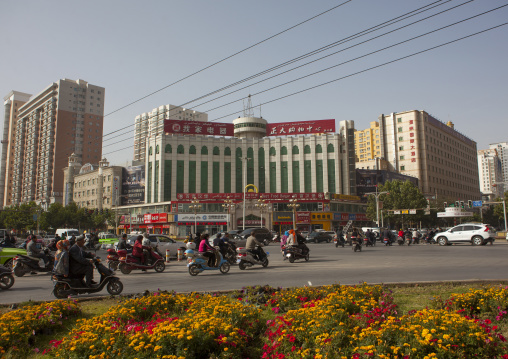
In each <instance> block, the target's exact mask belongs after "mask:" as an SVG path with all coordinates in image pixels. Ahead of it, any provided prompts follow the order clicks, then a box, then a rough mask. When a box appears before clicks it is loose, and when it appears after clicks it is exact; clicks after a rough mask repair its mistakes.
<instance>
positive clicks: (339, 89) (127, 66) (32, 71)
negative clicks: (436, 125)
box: [0, 0, 508, 165]
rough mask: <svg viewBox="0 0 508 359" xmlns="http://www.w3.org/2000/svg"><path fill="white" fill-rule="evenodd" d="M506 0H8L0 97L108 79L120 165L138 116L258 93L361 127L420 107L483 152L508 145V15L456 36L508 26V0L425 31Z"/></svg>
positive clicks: (219, 110) (236, 107)
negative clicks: (69, 82)
mask: <svg viewBox="0 0 508 359" xmlns="http://www.w3.org/2000/svg"><path fill="white" fill-rule="evenodd" d="M341 4H342V5H341ZM431 4H433V5H432V6H434V8H432V9H430V10H428V11H425V12H422V13H420V14H417V15H415V16H413V17H410V18H407V19H402V20H401V21H399V22H396V23H392V24H389V26H386V27H384V28H381V29H379V28H378V27H376V26H378V25H380V24H384V23H386V22H387V21H390V20H393V19H395V18H399V19H400V17H401V16H402V15H404V14H407V13H409V12H414V11H415V10H416V9H419V8H422V7H424V6H427V5H431ZM461 4H463V5H461ZM503 5H508V1H499V0H476V1H469V0H461V1H458V0H441V1H436V0H431V1H422V0H383V1H379V0H349V1H348V0H340V1H331V0H319V1H308V0H277V1H273V0H258V1H241V0H215V1H209V0H171V1H162V0H152V1H132V0H108V1H98V0H90V1H80V2H78V1H63V0H48V1H40V0H26V1H24V0H20V1H9V2H3V3H2V11H1V12H0V32H1V34H2V35H3V36H2V56H0V69H1V70H0V95H2V97H4V96H6V95H7V94H8V93H9V92H10V91H12V90H15V91H20V92H25V93H30V94H37V93H39V92H40V91H42V90H43V89H44V88H46V87H47V86H49V85H50V84H51V83H52V82H56V81H58V79H63V78H67V79H73V80H76V79H83V80H85V81H87V82H89V83H90V84H94V85H98V86H102V87H104V88H105V89H106V98H105V111H104V114H105V118H104V141H103V143H102V144H100V143H98V144H97V146H101V145H102V146H103V151H102V153H103V157H106V158H107V159H108V160H109V161H110V164H112V165H127V164H128V163H130V161H132V158H133V137H134V126H133V125H134V118H135V117H136V116H137V115H140V114H142V113H144V112H150V111H151V110H152V109H154V108H156V107H159V106H162V105H167V104H172V105H177V106H183V107H186V108H190V109H194V110H197V111H200V112H206V113H208V118H209V121H216V122H225V123H231V122H232V121H233V119H235V118H237V117H239V116H243V110H244V105H245V104H246V98H247V97H248V96H249V95H252V97H251V98H252V104H253V105H254V106H255V108H254V115H255V116H262V117H263V118H265V119H266V120H267V121H268V122H273V123H277V122H296V121H311V120H320V119H336V127H337V130H338V127H339V121H342V120H353V121H354V122H355V128H357V129H365V128H368V127H369V126H370V122H371V121H376V120H377V119H378V117H379V116H380V115H381V114H390V113H392V112H403V111H409V110H424V111H427V112H428V113H429V114H431V115H432V116H433V117H435V118H437V119H439V120H441V121H442V122H445V123H446V122H448V121H451V122H453V123H454V125H455V129H456V130H457V131H459V132H460V133H462V134H463V135H465V136H467V137H469V138H470V139H472V140H474V141H476V142H477V147H478V149H485V148H488V146H489V144H490V143H495V142H508V115H507V111H506V103H507V102H508V90H507V84H508V70H507V67H506V64H507V58H508V41H507V39H508V25H504V26H501V27H498V28H495V29H493V30H490V31H486V32H483V33H481V34H478V35H475V36H471V37H468V38H466V39H463V40H459V41H454V40H457V39H459V38H462V37H465V36H468V35H471V34H474V33H477V32H480V31H483V30H487V29H489V28H491V27H494V26H498V25H502V24H504V23H506V22H507V21H508V6H505V7H503V8H501V9H498V10H495V11H492V12H490V13H487V14H485V15H482V16H478V17H476V18H474V19H471V20H468V21H464V22H462V23H459V24H457V25H454V26H449V27H447V28H445V29H443V30H440V31H435V32H433V33H431V34H428V35H426V36H420V35H423V34H425V33H427V32H430V31H434V30H437V29H439V28H441V27H444V26H448V25H451V24H453V23H455V22H458V21H462V20H464V19H466V18H469V17H471V16H475V15H478V14H480V13H483V12H486V11H489V10H492V9H494V8H496V7H499V6H503ZM456 6H457V8H455V9H452V8H453V7H456ZM430 7H431V6H429V7H427V8H425V9H428V8H430ZM447 9H450V10H449V11H446V12H444V13H442V14H439V15H435V16H433V17H431V18H429V19H427V20H422V19H424V18H425V17H428V16H430V15H433V14H437V13H439V12H442V11H444V10H447ZM422 10H424V9H422ZM307 20H308V21H307ZM418 20H422V21H419V22H417V23H414V22H415V21H418ZM413 23H414V24H413ZM406 25H408V26H406ZM402 26H406V27H404V28H403V29H399V30H396V29H398V28H400V27H402ZM368 29H371V30H369V31H371V32H370V33H368V34H366V30H368ZM393 30H396V31H393ZM390 31H391V33H388V34H385V33H387V32H390ZM383 34H385V35H383ZM359 35H362V36H359ZM381 35H382V36H381ZM416 36H420V37H418V38H416V39H414V40H411V41H406V40H409V39H411V38H413V37H416ZM375 37H377V38H375ZM367 40H370V41H367ZM452 41H454V42H452ZM362 42H364V43H362ZM399 42H404V43H402V44H399V45H395V44H397V43H399ZM448 42H452V43H450V44H446V45H443V46H440V47H437V48H435V49H433V50H429V51H424V50H427V49H430V48H433V47H436V46H439V45H442V44H445V43H448ZM330 44H336V46H333V47H331V48H329V49H325V51H322V52H320V53H318V54H314V55H312V56H308V57H306V58H305V59H302V60H299V61H293V60H294V59H297V58H299V57H301V56H303V55H306V54H309V53H311V52H313V51H315V50H317V49H321V48H323V47H325V46H328V45H330ZM354 45H356V46H354ZM392 45H394V46H392ZM382 49H384V50H382ZM422 51H423V52H422ZM418 52H421V53H420V54H416V55H414V56H409V55H412V54H415V53H418ZM233 55H234V56H233ZM323 56H326V58H324V59H322V60H319V61H314V60H318V59H319V58H321V57H323ZM407 56H409V57H407ZM222 60H224V61H222ZM396 60H397V61H396ZM289 61H291V63H290V64H288V65H286V66H280V65H282V64H285V63H287V62H289ZM311 61H314V62H313V63H310V64H307V65H305V66H302V65H304V64H306V63H309V62H311ZM212 65H213V66H212ZM274 67H278V69H276V70H273V71H269V72H268V71H267V70H268V69H273V68H274ZM326 68H330V69H329V70H326V71H322V70H324V69H326ZM200 70H203V71H200ZM288 70H291V71H288ZM318 71H321V72H319V73H318V74H315V75H311V76H310V74H313V73H315V72H318ZM263 72H265V74H264V75H263V74H262V73H263ZM282 72H286V73H282ZM191 75H192V76H191ZM275 75H278V76H275ZM272 76H275V77H273V78H269V77H272ZM250 77H254V78H253V79H251V80H248V78H250ZM302 77H305V78H302ZM300 78H301V79H300ZM297 79H299V80H297ZM263 80H264V81H263ZM260 81H261V82H260ZM237 82H242V83H241V84H239V85H236V86H231V85H232V84H235V83H237ZM282 84H285V85H282ZM279 85H282V86H279ZM229 86H231V87H230V88H228V89H227V90H224V91H220V92H217V93H216V94H215V95H212V96H206V97H204V98H201V99H199V100H196V99H198V98H200V97H202V96H205V95H207V94H209V93H211V92H215V91H217V90H219V89H222V88H224V87H229ZM276 86H277V87H276ZM233 91H235V92H233ZM230 92H233V93H231V94H228V93H230ZM223 95H226V96H223ZM219 96H223V97H220V98H219ZM2 112H3V110H2ZM2 118H3V117H2ZM0 128H1V129H0V130H1V131H3V126H0ZM113 142H118V143H115V144H113Z"/></svg>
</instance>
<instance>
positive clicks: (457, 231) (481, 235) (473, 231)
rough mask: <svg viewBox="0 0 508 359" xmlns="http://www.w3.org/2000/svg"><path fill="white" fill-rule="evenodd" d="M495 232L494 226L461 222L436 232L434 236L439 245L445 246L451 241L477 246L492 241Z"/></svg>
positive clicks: (491, 242)
mask: <svg viewBox="0 0 508 359" xmlns="http://www.w3.org/2000/svg"><path fill="white" fill-rule="evenodd" d="M495 237H496V232H495V231H494V228H493V227H492V226H490V225H488V224H483V223H463V224H459V225H458V226H455V227H452V228H450V229H448V230H447V231H444V232H439V233H437V234H436V236H435V238H436V241H437V243H438V244H439V245H441V246H445V245H447V244H452V243H471V244H472V245H475V246H479V245H485V244H487V243H489V242H490V244H493V243H494V240H495Z"/></svg>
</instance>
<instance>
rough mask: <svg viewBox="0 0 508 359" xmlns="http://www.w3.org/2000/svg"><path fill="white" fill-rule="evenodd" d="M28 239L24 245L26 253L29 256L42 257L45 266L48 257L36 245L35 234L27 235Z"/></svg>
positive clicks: (47, 262)
mask: <svg viewBox="0 0 508 359" xmlns="http://www.w3.org/2000/svg"><path fill="white" fill-rule="evenodd" d="M29 238H30V241H29V242H28V244H27V246H26V254H27V255H29V256H30V257H35V258H42V259H43V260H44V265H45V266H46V267H47V266H48V264H49V258H48V256H47V255H46V253H44V251H42V250H41V248H40V246H39V245H37V237H36V236H29Z"/></svg>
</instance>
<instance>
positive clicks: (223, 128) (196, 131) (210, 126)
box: [164, 120, 234, 136]
mask: <svg viewBox="0 0 508 359" xmlns="http://www.w3.org/2000/svg"><path fill="white" fill-rule="evenodd" d="M164 132H165V133H174V134H178V135H204V136H206V135H209V136H233V135H234V125H233V124H232V123H218V122H201V121H180V120H164Z"/></svg>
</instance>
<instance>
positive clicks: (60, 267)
mask: <svg viewBox="0 0 508 359" xmlns="http://www.w3.org/2000/svg"><path fill="white" fill-rule="evenodd" d="M69 247H70V242H69V241H68V240H67V239H65V240H61V241H58V242H57V243H56V248H57V251H56V253H55V266H54V267H53V273H54V274H55V275H59V276H64V277H68V276H69Z"/></svg>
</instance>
